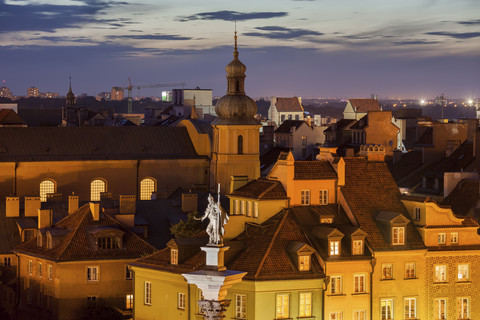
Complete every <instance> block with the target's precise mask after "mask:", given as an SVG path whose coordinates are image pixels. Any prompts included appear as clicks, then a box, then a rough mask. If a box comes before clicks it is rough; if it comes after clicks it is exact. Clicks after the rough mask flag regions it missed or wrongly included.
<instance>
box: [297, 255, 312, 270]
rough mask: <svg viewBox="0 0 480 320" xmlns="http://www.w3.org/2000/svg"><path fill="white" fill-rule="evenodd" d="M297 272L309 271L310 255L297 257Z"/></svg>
mask: <svg viewBox="0 0 480 320" xmlns="http://www.w3.org/2000/svg"><path fill="white" fill-rule="evenodd" d="M298 270H299V271H310V255H301V256H298Z"/></svg>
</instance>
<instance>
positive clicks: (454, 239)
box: [450, 232, 458, 244]
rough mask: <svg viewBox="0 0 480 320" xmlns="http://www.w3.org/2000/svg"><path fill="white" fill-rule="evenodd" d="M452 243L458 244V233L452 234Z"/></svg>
mask: <svg viewBox="0 0 480 320" xmlns="http://www.w3.org/2000/svg"><path fill="white" fill-rule="evenodd" d="M450 243H451V244H458V232H452V233H450Z"/></svg>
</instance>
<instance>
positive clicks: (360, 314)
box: [353, 310, 366, 320]
mask: <svg viewBox="0 0 480 320" xmlns="http://www.w3.org/2000/svg"><path fill="white" fill-rule="evenodd" d="M365 319H366V311H365V310H356V311H353V320H365Z"/></svg>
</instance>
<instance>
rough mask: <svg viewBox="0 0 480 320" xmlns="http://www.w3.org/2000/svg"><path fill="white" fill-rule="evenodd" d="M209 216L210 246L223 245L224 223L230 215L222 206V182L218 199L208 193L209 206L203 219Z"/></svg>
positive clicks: (208, 232)
mask: <svg viewBox="0 0 480 320" xmlns="http://www.w3.org/2000/svg"><path fill="white" fill-rule="evenodd" d="M206 218H208V220H209V222H208V226H207V234H208V236H209V241H208V244H207V245H209V246H218V245H223V235H224V234H225V228H224V225H225V224H226V223H227V221H228V220H229V219H228V215H227V213H226V212H224V211H223V210H222V207H221V206H220V184H218V200H217V202H215V199H214V198H213V197H212V195H211V194H209V195H208V206H207V209H205V214H204V215H203V217H202V218H201V220H202V221H203V220H205V219H206Z"/></svg>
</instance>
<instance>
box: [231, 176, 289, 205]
mask: <svg viewBox="0 0 480 320" xmlns="http://www.w3.org/2000/svg"><path fill="white" fill-rule="evenodd" d="M230 196H234V197H235V196H237V197H245V198H253V199H258V200H272V199H287V198H288V197H287V192H286V191H285V188H283V185H282V183H281V182H280V181H276V180H266V179H258V180H253V181H250V182H249V183H247V184H246V185H244V186H243V187H240V188H238V189H237V190H235V191H233V192H232V193H231V194H230Z"/></svg>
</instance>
